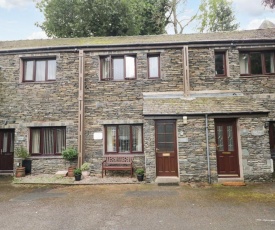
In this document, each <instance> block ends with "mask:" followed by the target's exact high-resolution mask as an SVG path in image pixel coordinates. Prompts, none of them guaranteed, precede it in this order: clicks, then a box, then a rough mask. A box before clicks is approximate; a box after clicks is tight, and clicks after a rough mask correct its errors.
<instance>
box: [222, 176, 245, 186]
mask: <svg viewBox="0 0 275 230" xmlns="http://www.w3.org/2000/svg"><path fill="white" fill-rule="evenodd" d="M218 183H219V184H222V185H224V186H245V185H246V184H245V183H244V179H243V178H240V177H236V178H218Z"/></svg>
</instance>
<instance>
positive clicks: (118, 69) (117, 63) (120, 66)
mask: <svg viewBox="0 0 275 230" xmlns="http://www.w3.org/2000/svg"><path fill="white" fill-rule="evenodd" d="M113 78H114V80H124V59H123V58H114V59H113Z"/></svg>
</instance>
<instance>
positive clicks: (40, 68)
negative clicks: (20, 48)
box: [23, 59, 56, 82]
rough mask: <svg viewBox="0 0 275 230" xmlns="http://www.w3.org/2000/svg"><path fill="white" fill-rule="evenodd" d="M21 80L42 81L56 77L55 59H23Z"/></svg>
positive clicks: (52, 79)
mask: <svg viewBox="0 0 275 230" xmlns="http://www.w3.org/2000/svg"><path fill="white" fill-rule="evenodd" d="M23 69H24V71H23V72H24V74H23V81H25V82H43V81H54V80H55V79H56V60H55V59H24V60H23Z"/></svg>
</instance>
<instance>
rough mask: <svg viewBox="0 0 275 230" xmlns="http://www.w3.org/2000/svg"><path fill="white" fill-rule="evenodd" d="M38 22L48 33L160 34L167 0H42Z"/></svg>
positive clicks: (85, 34) (164, 24) (76, 35)
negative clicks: (39, 20)
mask: <svg viewBox="0 0 275 230" xmlns="http://www.w3.org/2000/svg"><path fill="white" fill-rule="evenodd" d="M37 8H38V9H39V10H40V11H41V12H42V13H43V14H44V17H45V21H44V22H43V23H42V24H37V26H39V27H41V28H42V30H44V31H45V32H46V34H47V35H48V36H49V37H89V36H125V35H145V34H161V33H164V32H165V26H166V25H167V23H168V22H167V18H166V16H165V14H166V12H167V10H168V0H42V1H40V2H39V3H37Z"/></svg>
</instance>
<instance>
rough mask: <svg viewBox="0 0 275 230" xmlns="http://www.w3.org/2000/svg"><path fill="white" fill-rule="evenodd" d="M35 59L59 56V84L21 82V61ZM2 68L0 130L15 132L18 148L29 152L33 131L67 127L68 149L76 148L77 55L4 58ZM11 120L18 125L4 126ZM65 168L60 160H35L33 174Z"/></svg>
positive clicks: (57, 76) (31, 55)
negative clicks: (35, 129)
mask: <svg viewBox="0 0 275 230" xmlns="http://www.w3.org/2000/svg"><path fill="white" fill-rule="evenodd" d="M33 56H38V57H39V56H43V57H47V56H56V61H57V72H56V81H54V82H43V83H30V82H28V83H27V82H22V81H21V80H20V79H21V76H20V71H21V67H20V58H22V57H33ZM0 65H1V66H2V67H3V68H2V70H1V71H0V90H1V94H0V95H1V106H0V114H1V116H0V128H1V129H8V128H10V129H14V130H15V142H14V143H15V148H17V147H19V146H21V145H23V146H25V147H26V148H27V149H29V130H30V128H31V127H42V126H43V127H51V126H66V145H67V146H75V147H77V130H78V54H76V53H48V54H43V53H41V54H16V55H1V56H0ZM11 118H12V119H14V120H15V123H14V124H11V123H8V124H7V125H4V122H5V121H6V120H9V119H11ZM62 162H63V163H64V164H63V163H62ZM15 165H17V164H15ZM64 167H65V161H64V160H63V159H62V158H61V156H57V157H49V158H47V157H41V158H37V157H36V158H34V161H33V166H32V172H33V173H55V172H56V171H57V170H64ZM14 170H15V168H14Z"/></svg>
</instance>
